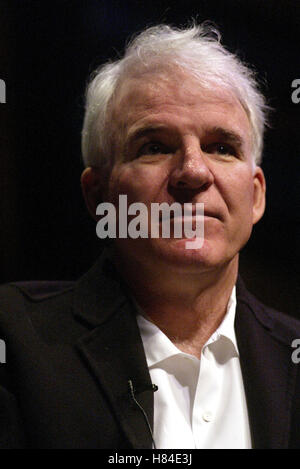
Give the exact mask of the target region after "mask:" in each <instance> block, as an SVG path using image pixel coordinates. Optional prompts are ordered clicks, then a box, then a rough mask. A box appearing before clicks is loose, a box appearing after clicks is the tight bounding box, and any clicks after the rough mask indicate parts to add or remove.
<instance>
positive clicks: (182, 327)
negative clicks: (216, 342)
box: [116, 255, 238, 358]
mask: <svg viewBox="0 0 300 469" xmlns="http://www.w3.org/2000/svg"><path fill="white" fill-rule="evenodd" d="M120 259H122V256H121V257H120V256H119V255H118V263H117V264H116V265H118V268H119V270H120V273H121V275H122V276H123V278H124V279H125V280H126V282H127V285H128V287H129V289H130V291H131V292H132V295H133V296H134V298H135V300H136V302H137V303H138V305H139V306H140V307H141V309H142V311H143V313H144V315H145V317H147V319H149V320H150V321H152V322H153V323H154V324H156V325H157V326H158V327H159V328H160V329H161V330H162V331H163V332H164V333H165V334H166V335H167V336H168V337H169V339H170V340H171V341H172V342H173V343H174V344H175V345H176V346H177V347H178V348H179V349H180V350H182V351H184V352H186V353H191V354H193V355H195V356H197V357H198V358H199V357H200V355H201V350H202V347H203V345H204V344H205V342H206V341H207V340H208V338H209V337H210V336H211V335H212V334H213V332H214V331H215V330H216V329H217V328H218V326H219V325H220V323H221V322H222V320H223V318H224V316H225V314H226V310H227V305H228V301H229V298H230V295H231V292H232V289H233V287H234V285H235V283H236V278H237V270H238V256H236V257H235V258H234V259H232V260H231V261H230V262H229V263H227V264H226V265H223V266H221V267H218V268H217V269H214V270H213V271H212V270H210V271H205V272H201V271H199V272H193V273H189V272H188V271H187V272H182V271H180V272H176V270H174V271H172V272H170V268H168V269H166V272H162V271H161V269H160V271H159V272H155V271H153V270H151V271H149V270H148V269H147V267H145V264H142V263H139V262H135V261H134V260H132V259H131V260H130V263H128V262H126V261H123V262H122V260H121V262H120ZM164 279H165V280H166V281H164Z"/></svg>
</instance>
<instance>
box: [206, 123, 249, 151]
mask: <svg viewBox="0 0 300 469" xmlns="http://www.w3.org/2000/svg"><path fill="white" fill-rule="evenodd" d="M206 132H207V135H208V136H214V135H217V136H218V137H220V138H222V139H224V140H226V141H227V142H229V143H232V144H234V145H235V146H236V147H238V148H242V147H243V146H244V144H245V142H244V139H243V138H242V137H241V136H240V135H239V134H238V133H236V132H234V131H232V130H228V129H225V128H223V127H211V128H209V129H207V131H206Z"/></svg>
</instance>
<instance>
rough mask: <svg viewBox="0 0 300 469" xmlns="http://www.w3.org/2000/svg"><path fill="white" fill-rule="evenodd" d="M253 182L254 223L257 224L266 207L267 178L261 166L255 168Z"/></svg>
mask: <svg viewBox="0 0 300 469" xmlns="http://www.w3.org/2000/svg"><path fill="white" fill-rule="evenodd" d="M253 184H254V192H253V224H255V223H257V222H258V221H259V220H260V219H261V217H262V216H263V214H264V211H265V208H266V180H265V176H264V173H263V170H262V169H261V168H260V167H259V166H256V167H255V169H254V174H253Z"/></svg>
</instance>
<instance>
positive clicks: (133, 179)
mask: <svg viewBox="0 0 300 469" xmlns="http://www.w3.org/2000/svg"><path fill="white" fill-rule="evenodd" d="M162 174H163V172H162V171H161V169H160V168H158V167H157V166H156V167H154V166H153V167H151V166H150V165H149V166H146V165H145V166H139V167H132V166H129V167H122V168H120V169H119V170H118V171H114V172H113V173H112V175H111V180H110V184H109V194H110V200H112V201H114V202H116V201H117V199H118V196H119V194H126V195H127V196H128V203H132V202H144V203H146V204H147V202H152V201H155V199H156V198H157V196H158V194H159V193H160V191H161V188H162V186H163V178H162Z"/></svg>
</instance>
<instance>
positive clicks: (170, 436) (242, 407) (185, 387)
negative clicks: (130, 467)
mask: <svg viewBox="0 0 300 469" xmlns="http://www.w3.org/2000/svg"><path fill="white" fill-rule="evenodd" d="M235 310H236V295H235V287H234V289H233V291H232V294H231V297H230V300H229V303H228V307H227V312H226V315H225V317H224V319H223V321H222V323H221V325H220V326H219V328H218V329H217V330H216V331H215V332H214V333H213V334H212V336H211V337H210V338H209V340H208V341H207V342H206V344H205V345H204V347H203V349H202V352H201V359H200V360H199V359H198V358H196V357H195V356H193V355H190V354H188V353H183V352H181V351H180V350H179V349H178V348H177V347H176V346H175V345H174V344H173V343H172V342H171V341H170V340H169V339H168V337H167V336H166V335H165V334H164V333H163V332H162V331H161V330H160V329H159V328H158V327H157V326H156V325H155V324H153V323H152V322H150V321H149V320H147V319H146V318H145V317H144V316H142V315H141V314H139V315H138V318H137V320H138V325H139V328H140V331H141V336H142V340H143V344H144V349H145V353H146V359H147V363H148V366H149V372H150V376H151V379H152V382H153V383H154V384H156V385H157V386H158V390H157V391H156V392H155V393H154V431H153V437H154V441H155V445H156V447H157V448H158V449H183V448H184V449H195V448H196V449H197V448H199V449H200V448H207V449H227V448H228V449H232V448H236V449H246V448H251V437H250V429H249V421H248V412H247V406H246V400H245V393H244V385H243V380H242V374H241V369H240V360H239V351H238V347H237V342H236V337H235V331H234V318H235Z"/></svg>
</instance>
